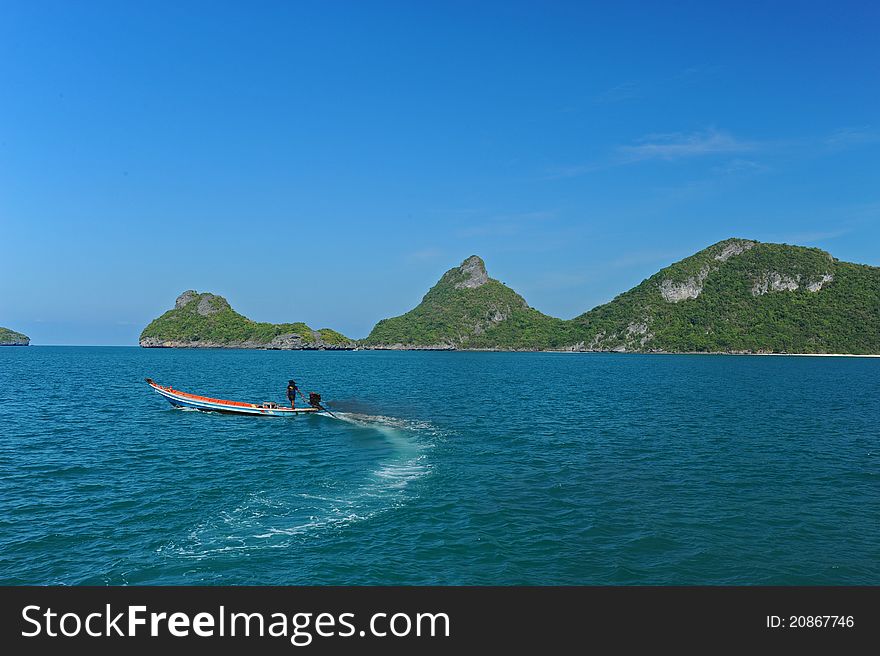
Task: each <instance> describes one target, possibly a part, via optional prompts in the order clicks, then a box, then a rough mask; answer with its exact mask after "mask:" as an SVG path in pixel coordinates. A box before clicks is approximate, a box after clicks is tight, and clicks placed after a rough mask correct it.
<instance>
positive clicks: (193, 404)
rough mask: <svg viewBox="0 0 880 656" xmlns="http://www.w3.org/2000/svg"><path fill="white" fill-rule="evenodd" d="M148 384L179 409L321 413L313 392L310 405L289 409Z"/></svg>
mask: <svg viewBox="0 0 880 656" xmlns="http://www.w3.org/2000/svg"><path fill="white" fill-rule="evenodd" d="M144 380H146V382H147V384H148V385H149V386H150V387H152V388H153V390H154V391H155V392H157V393H159V394H160V395H162V396H164V397H165V398H166V399H167V400H168V402H169V403H170V404H171V405H173V406H174V407H177V408H193V409H195V410H201V411H203V412H222V413H225V414H231V415H251V416H259V417H292V416H294V415H307V414H312V413H315V412H321V411H322V410H324V408H323V407H322V406H321V395H320V394H315V393H314V392H312V393H311V394H309V405H308V406H306V407H302V408H288V407H284V406H279V405H278V404H277V403H273V402H271V401H266V402H264V403H243V402H242V401H227V400H225V399H214V398H211V397H209V396H199V395H198V394H190V393H189V392H181V391H180V390H176V389H174V388H172V387H171V386H168V387H165V386H164V385H160V384H159V383H157V382H156V381H154V380H153V379H152V378H145V379H144Z"/></svg>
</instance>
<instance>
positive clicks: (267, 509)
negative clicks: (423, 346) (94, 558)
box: [159, 413, 438, 559]
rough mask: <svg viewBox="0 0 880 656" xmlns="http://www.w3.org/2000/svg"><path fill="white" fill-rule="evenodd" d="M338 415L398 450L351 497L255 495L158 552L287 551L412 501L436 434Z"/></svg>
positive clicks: (400, 423)
mask: <svg viewBox="0 0 880 656" xmlns="http://www.w3.org/2000/svg"><path fill="white" fill-rule="evenodd" d="M335 414H336V416H337V418H338V419H340V420H342V421H346V422H349V423H352V424H355V425H358V426H362V427H365V428H370V429H372V430H375V431H377V432H378V433H380V434H381V435H382V437H383V439H384V440H385V441H386V442H388V444H390V445H391V446H392V447H393V451H394V454H393V455H392V457H391V459H385V460H384V461H383V462H380V463H379V464H378V466H377V467H376V468H375V469H374V470H373V471H371V472H369V473H368V474H367V476H366V479H365V480H364V482H363V483H362V484H361V485H360V486H359V487H357V488H356V489H354V490H353V491H352V492H351V494H344V495H333V496H323V495H320V494H311V493H298V494H295V495H294V496H293V497H292V498H288V499H284V498H273V497H270V496H267V495H266V493H255V494H253V495H251V496H250V497H248V498H247V499H246V500H245V501H244V502H243V503H241V504H239V505H238V506H237V507H235V508H232V509H231V510H228V511H223V512H221V513H220V514H219V515H217V516H215V517H214V518H210V519H208V520H206V521H204V522H202V523H201V524H199V525H198V526H196V527H195V528H194V529H193V530H192V531H191V532H190V533H189V535H188V536H187V537H186V539H184V540H183V541H182V542H181V543H180V544H177V543H169V544H168V545H166V546H165V547H162V548H160V549H159V551H166V552H168V553H170V554H172V555H175V556H178V557H185V558H195V559H202V558H208V557H211V556H216V555H219V554H226V553H234V552H246V551H251V550H261V549H283V548H287V547H289V546H290V545H291V544H293V542H294V541H295V540H296V538H297V537H298V536H303V535H306V534H312V533H313V532H315V531H321V530H332V529H338V528H342V527H345V526H347V525H349V524H352V523H354V522H360V521H365V520H368V519H370V518H372V517H375V516H376V515H378V514H380V513H383V512H386V511H388V510H391V509H393V508H395V507H399V506H401V505H403V504H405V503H406V502H407V501H408V500H409V499H410V498H411V493H410V492H409V491H408V488H409V487H410V485H411V483H413V482H414V481H416V480H418V479H420V478H422V477H424V476H426V475H428V474H429V473H430V471H431V465H430V462H429V461H428V457H427V455H428V454H427V451H428V449H430V448H431V446H433V444H432V443H431V442H430V441H426V439H425V438H426V437H428V438H430V437H432V436H435V435H437V434H438V432H437V430H436V429H435V428H434V427H433V426H431V425H430V424H428V423H425V422H413V421H407V420H403V419H398V418H395V417H385V416H372V415H364V414H357V413H335ZM340 497H342V498H340ZM297 516H299V517H298V518H297V520H294V522H292V523H289V524H287V525H285V524H286V522H285V520H287V521H288V522H290V520H292V519H294V517H297Z"/></svg>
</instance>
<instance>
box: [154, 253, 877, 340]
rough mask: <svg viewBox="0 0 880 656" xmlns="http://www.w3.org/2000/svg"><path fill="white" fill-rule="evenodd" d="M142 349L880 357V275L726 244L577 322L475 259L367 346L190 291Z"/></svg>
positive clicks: (818, 257) (383, 325)
mask: <svg viewBox="0 0 880 656" xmlns="http://www.w3.org/2000/svg"><path fill="white" fill-rule="evenodd" d="M140 344H141V346H146V347H154V346H172V347H193V346H215V347H216V346H221V347H233V348H291V349H305V348H337V349H350V348H355V347H359V348H364V349H408V350H497V351H545V350H560V351H602V352H636V353H807V354H823V353H846V354H865V355H866V354H878V353H880V268H878V267H871V266H866V265H860V264H852V263H849V262H841V261H839V260H836V259H835V258H833V257H832V256H831V255H830V254H828V253H827V252H825V251H822V250H820V249H818V248H805V247H801V246H789V245H787V244H769V243H761V242H758V241H754V240H750V239H727V240H724V241H721V242H718V243H717V244H714V245H712V246H709V247H708V248H706V249H704V250H701V251H699V252H698V253H696V254H694V255H692V256H690V257H688V258H685V259H684V260H681V261H680V262H676V263H674V264H672V265H670V266H668V267H666V268H664V269H661V270H660V271H659V272H657V273H656V274H654V275H653V276H651V277H650V278H648V279H646V280H644V281H643V282H642V283H640V284H639V285H637V286H636V287H634V288H632V289H630V290H629V291H626V292H624V293H622V294H620V295H619V296H617V297H616V298H614V299H613V300H612V301H610V302H609V303H606V304H604V305H600V306H599V307H596V308H594V309H592V310H590V311H588V312H585V313H583V314H581V315H579V316H577V317H575V318H573V319H567V320H566V319H558V318H555V317H551V316H548V315H546V314H543V313H541V312H539V311H538V310H535V309H534V308H531V307H529V305H528V303H526V301H525V299H524V298H523V297H522V296H520V295H519V294H517V293H516V292H515V291H514V290H512V289H510V288H509V287H507V286H506V285H504V284H503V283H501V282H499V281H498V280H495V279H493V278H490V277H489V275H488V273H487V271H486V266H485V263H484V262H483V260H482V259H481V258H479V257H477V256H476V255H473V256H471V257H469V258H467V259H466V260H465V261H464V262H462V264H461V265H459V266H457V267H454V268H452V269H450V270H449V271H447V272H446V273H445V274H443V276H442V277H441V278H440V280H439V281H438V282H437V284H436V285H434V286H433V287H432V288H431V289H430V290H429V291H428V293H427V294H425V296H424V298H423V299H422V302H421V303H420V304H419V305H418V306H416V307H415V308H413V309H412V310H410V311H409V312H407V313H406V314H403V315H401V316H399V317H393V318H389V319H383V320H382V321H380V322H379V323H377V324H376V326H375V327H374V328H373V330H372V331H371V332H370V334H369V335H368V336H367V337H366V338H365V339H363V340H359V341H355V340H351V339H349V338H347V337H345V336H344V335H341V334H340V333H338V332H336V331H332V330H330V329H326V328H325V329H322V330H319V331H313V330H311V329H310V328H309V327H308V326H306V325H305V324H303V323H297V324H277V325H276V324H267V323H256V322H253V321H250V320H249V319H247V318H245V317H243V316H241V315H239V314H237V313H235V312H234V311H233V310H232V309H231V308H230V307H229V304H228V303H227V302H226V300H225V299H223V298H222V297H220V296H215V295H213V294H197V293H196V292H192V291H190V292H185V293H184V294H182V295H181V296H180V297H179V298H178V299H177V304H176V306H175V309H174V310H170V311H169V312H166V313H165V314H164V315H162V316H161V317H159V318H158V319H156V320H155V321H153V322H152V323H151V324H150V325H149V326H147V328H146V329H144V332H143V334H142V335H141V338H140Z"/></svg>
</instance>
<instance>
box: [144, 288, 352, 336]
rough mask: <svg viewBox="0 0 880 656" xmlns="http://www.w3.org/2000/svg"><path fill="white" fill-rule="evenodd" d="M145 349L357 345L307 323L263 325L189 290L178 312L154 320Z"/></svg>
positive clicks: (217, 299)
mask: <svg viewBox="0 0 880 656" xmlns="http://www.w3.org/2000/svg"><path fill="white" fill-rule="evenodd" d="M140 345H141V346H144V347H178V348H262V349H347V348H353V347H354V342H353V341H352V340H350V339H349V338H348V337H346V336H345V335H343V334H341V333H338V332H336V331H335V330H331V329H330V328H321V329H320V330H312V329H311V328H309V327H308V326H307V325H306V324H304V323H301V322H300V323H279V324H275V323H261V322H257V321H251V320H250V319H248V318H247V317H245V316H242V315H240V314H239V313H238V312H236V311H235V310H233V309H232V307H231V306H230V305H229V303H228V302H227V301H226V299H225V298H223V297H222V296H217V295H215V294H199V293H198V292H196V291H193V290H189V291H186V292H183V294H181V295H180V296H178V297H177V301H176V302H175V304H174V308H173V309H171V310H168V312H166V313H165V314H163V315H162V316H161V317H159V318H158V319H155V320H153V321H152V322H151V323H150V324H149V325H148V326H147V327H146V328H144V331H143V332H142V333H141V337H140Z"/></svg>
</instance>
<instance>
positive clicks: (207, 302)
mask: <svg viewBox="0 0 880 656" xmlns="http://www.w3.org/2000/svg"><path fill="white" fill-rule="evenodd" d="M196 300H197V301H198V302H199V303H198V305H197V306H196V308H195V310H196V312H198V313H199V314H200V315H202V316H203V317H206V316H208V315H209V314H216V313H217V312H220V311H221V310H225V309H226V308H229V303H228V302H227V300H226V299H225V298H223V297H222V296H217V295H216V294H209V293H204V294H199V293H198V292H197V291H195V290H194V289H188V290H186V291H185V292H183V293H182V294H181V295H180V296H178V297H177V300H176V301H175V302H174V309H175V310H180V309H181V308H184V307H186V306H188V305H189V304H190V303H192V302H193V301H196ZM230 309H231V308H230Z"/></svg>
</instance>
